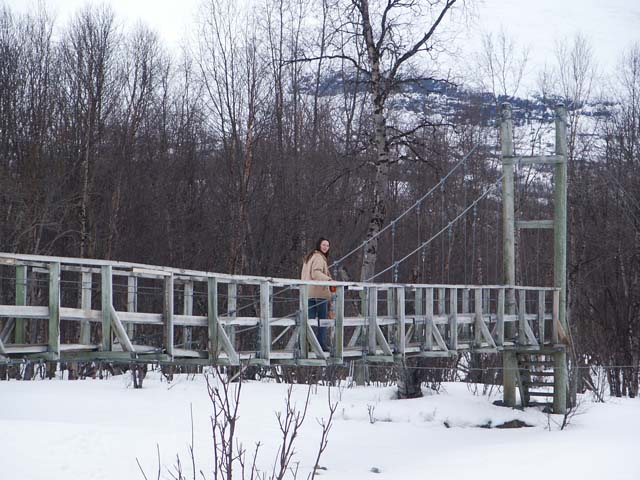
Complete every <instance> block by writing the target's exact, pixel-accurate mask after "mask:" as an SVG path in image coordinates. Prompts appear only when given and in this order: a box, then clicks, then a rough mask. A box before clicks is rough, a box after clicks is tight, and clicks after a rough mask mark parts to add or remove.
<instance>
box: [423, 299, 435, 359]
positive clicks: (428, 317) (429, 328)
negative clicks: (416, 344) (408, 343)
mask: <svg viewBox="0 0 640 480" xmlns="http://www.w3.org/2000/svg"><path fill="white" fill-rule="evenodd" d="M424 315H425V328H424V349H425V350H426V351H427V352H429V351H431V350H433V329H434V328H435V326H434V325H433V288H427V289H426V290H425V309H424Z"/></svg>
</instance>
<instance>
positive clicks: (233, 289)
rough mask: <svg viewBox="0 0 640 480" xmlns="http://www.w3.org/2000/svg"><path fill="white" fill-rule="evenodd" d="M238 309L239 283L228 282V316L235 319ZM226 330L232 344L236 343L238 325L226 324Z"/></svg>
mask: <svg viewBox="0 0 640 480" xmlns="http://www.w3.org/2000/svg"><path fill="white" fill-rule="evenodd" d="M237 310H238V284H237V283H233V282H231V283H228V284H227V318H229V319H233V318H236V317H237ZM225 331H226V332H227V336H228V337H229V341H230V342H231V345H233V346H234V349H235V345H236V326H235V325H233V324H229V325H226V326H225Z"/></svg>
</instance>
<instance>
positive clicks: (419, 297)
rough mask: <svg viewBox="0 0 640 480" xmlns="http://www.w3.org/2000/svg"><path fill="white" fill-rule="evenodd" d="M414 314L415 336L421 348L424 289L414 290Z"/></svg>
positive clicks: (422, 339) (423, 328)
mask: <svg viewBox="0 0 640 480" xmlns="http://www.w3.org/2000/svg"><path fill="white" fill-rule="evenodd" d="M413 308H414V312H415V317H416V319H415V322H413V323H414V325H415V329H416V330H415V332H416V333H415V336H416V341H417V342H418V345H420V346H422V345H424V342H425V338H424V336H425V326H426V325H425V321H424V288H416V293H415V303H414V307H413Z"/></svg>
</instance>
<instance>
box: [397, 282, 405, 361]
mask: <svg viewBox="0 0 640 480" xmlns="http://www.w3.org/2000/svg"><path fill="white" fill-rule="evenodd" d="M395 297H396V302H397V306H396V315H397V317H396V342H395V343H396V351H395V352H394V353H399V354H400V355H402V356H403V357H404V352H405V342H406V337H405V330H406V321H407V319H406V317H405V301H404V300H405V291H404V287H398V288H397V289H396V294H395Z"/></svg>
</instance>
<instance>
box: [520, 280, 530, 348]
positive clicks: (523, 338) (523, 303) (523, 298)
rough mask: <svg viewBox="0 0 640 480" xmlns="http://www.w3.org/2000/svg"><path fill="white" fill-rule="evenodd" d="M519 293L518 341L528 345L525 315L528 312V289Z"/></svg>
mask: <svg viewBox="0 0 640 480" xmlns="http://www.w3.org/2000/svg"><path fill="white" fill-rule="evenodd" d="M518 294H519V297H518V298H519V307H518V343H519V344H521V345H528V344H529V342H528V341H527V333H526V328H527V327H526V325H525V323H526V322H527V319H526V317H525V315H526V312H527V291H526V290H520V291H519V292H518Z"/></svg>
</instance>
